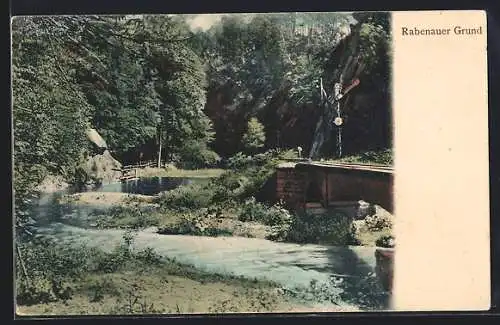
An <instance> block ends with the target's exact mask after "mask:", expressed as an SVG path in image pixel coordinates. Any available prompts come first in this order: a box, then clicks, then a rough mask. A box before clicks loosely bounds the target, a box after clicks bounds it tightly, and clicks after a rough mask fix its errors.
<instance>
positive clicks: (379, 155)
mask: <svg viewBox="0 0 500 325" xmlns="http://www.w3.org/2000/svg"><path fill="white" fill-rule="evenodd" d="M337 161H340V162H350V163H362V164H363V163H364V164H380V165H386V166H392V165H393V163H394V153H393V151H392V150H391V149H387V150H381V151H366V152H362V153H359V154H355V155H350V156H346V157H344V158H341V159H338V160H337Z"/></svg>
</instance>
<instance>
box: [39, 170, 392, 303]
mask: <svg viewBox="0 0 500 325" xmlns="http://www.w3.org/2000/svg"><path fill="white" fill-rule="evenodd" d="M192 181H193V180H189V179H176V180H168V179H163V180H157V181H154V182H152V183H151V181H150V180H146V181H144V182H142V183H141V182H139V183H137V181H136V183H135V185H134V184H111V185H109V186H107V187H103V188H101V189H97V191H112V192H117V191H123V192H128V191H129V193H134V192H135V193H138V192H140V191H142V192H143V193H145V192H146V190H144V189H145V188H147V191H148V192H147V194H149V195H152V194H155V193H157V192H159V191H164V190H169V189H172V188H175V187H177V186H181V185H184V184H188V183H190V182H192ZM151 184H155V185H151ZM61 194H64V193H52V194H45V195H43V196H42V197H41V198H40V201H39V206H38V212H37V213H38V215H39V216H40V217H41V218H40V221H41V219H43V220H44V222H39V223H38V224H37V225H36V226H35V229H34V230H35V233H36V234H37V236H43V237H49V238H52V239H54V240H56V241H58V242H60V243H63V244H68V245H73V244H74V245H77V244H84V243H85V244H87V245H88V246H94V247H99V248H101V249H103V250H112V249H113V248H114V247H115V246H116V245H117V244H119V243H120V242H122V240H123V234H124V231H123V230H119V229H92V228H85V227H83V226H79V225H75V224H74V223H68V222H66V221H65V220H66V219H65V215H64V214H63V215H62V216H61V215H60V216H58V217H57V218H55V217H54V218H52V217H51V213H50V211H51V209H53V208H54V206H52V205H53V204H54V203H53V202H54V200H53V197H54V196H55V195H61ZM75 209H76V210H75ZM95 209H99V207H98V206H90V205H87V206H85V205H78V207H74V208H73V209H68V210H67V211H66V212H65V214H67V215H71V216H73V217H72V218H71V219H74V216H75V214H76V215H77V216H78V218H83V219H85V217H87V216H88V215H89V213H91V211H92V210H95ZM101 209H102V207H101ZM42 217H43V218H42ZM147 247H150V248H153V249H154V250H155V251H156V252H157V253H158V254H160V255H162V256H165V257H169V258H175V259H176V260H177V261H179V262H182V263H186V264H191V265H194V266H196V267H197V268H200V269H203V270H206V271H210V272H217V273H223V274H233V275H237V276H244V277H248V278H259V279H267V280H271V281H275V282H277V283H279V284H281V285H282V286H283V287H284V288H287V289H289V290H292V291H294V290H295V291H297V290H305V289H298V288H306V287H309V285H310V283H311V281H313V282H317V283H328V284H329V288H328V290H329V292H330V293H333V294H341V297H342V304H345V305H346V306H352V307H355V308H359V309H370V303H367V302H366V299H367V298H366V296H369V297H374V298H373V299H379V300H380V299H382V298H380V297H382V296H383V295H381V292H380V291H379V290H380V289H379V287H378V286H374V285H370V284H366V285H364V283H366V282H367V281H366V280H367V279H373V273H374V268H375V256H374V251H375V249H374V247H361V246H359V247H358V246H356V247H335V246H324V245H313V244H307V245H304V244H293V243H280V242H273V241H269V240H265V239H256V238H244V237H199V236H186V235H161V234H158V233H156V230H155V229H154V228H149V229H145V230H141V231H138V232H137V235H136V237H135V239H134V242H133V248H135V249H144V248H147ZM332 276H333V277H335V278H336V279H337V280H336V285H332V282H331V279H332ZM368 283H372V282H368ZM317 303H320V304H327V305H328V304H330V302H329V301H328V299H323V301H317ZM381 304H382V305H383V304H384V302H381ZM372 308H373V307H372Z"/></svg>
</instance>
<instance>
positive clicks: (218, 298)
mask: <svg viewBox="0 0 500 325" xmlns="http://www.w3.org/2000/svg"><path fill="white" fill-rule="evenodd" d="M124 241H125V244H122V245H121V246H119V247H117V249H116V250H115V251H114V252H111V253H104V252H102V251H99V250H90V249H86V248H84V247H80V248H68V247H59V246H57V244H55V245H50V246H47V245H40V244H38V246H27V247H25V248H24V249H23V252H24V253H25V255H24V256H25V257H24V259H25V263H26V265H27V269H28V274H29V275H30V282H31V285H30V286H29V287H26V286H25V285H24V282H23V280H24V278H23V277H22V276H20V275H18V277H17V281H16V284H17V306H16V307H17V308H16V310H17V313H18V315H33V316H37V315H82V314H87V315H119V314H180V313H212V312H217V313H218V312H273V311H274V312H276V311H288V310H291V309H293V308H297V306H298V305H297V304H296V303H295V302H292V300H291V298H290V297H288V296H286V295H284V294H283V292H282V291H281V290H280V287H279V286H278V285H277V284H275V283H273V282H270V281H265V280H259V279H247V278H243V277H238V276H233V275H226V274H214V273H209V272H206V271H203V270H199V269H196V268H195V267H193V266H190V265H185V264H181V263H179V262H177V261H176V260H175V259H164V258H161V257H160V256H158V255H156V253H155V252H154V251H152V250H148V249H146V250H143V251H138V252H136V251H132V250H130V243H131V242H132V241H133V237H130V236H128V235H124ZM126 243H128V246H127V244H126ZM30 257H33V258H30ZM37 279H38V280H37ZM54 287H60V288H63V289H64V290H61V291H58V292H56V291H54ZM61 292H64V294H61ZM42 293H43V295H42Z"/></svg>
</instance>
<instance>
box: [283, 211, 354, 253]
mask: <svg viewBox="0 0 500 325" xmlns="http://www.w3.org/2000/svg"><path fill="white" fill-rule="evenodd" d="M280 234H281V238H280V239H284V240H285V241H290V242H294V243H312V244H318V243H321V244H330V245H340V246H342V245H353V244H356V241H355V239H354V228H353V226H352V220H350V219H349V218H348V217H347V216H345V215H343V214H341V213H335V214H333V215H332V214H330V213H325V214H308V213H297V214H295V215H293V217H292V220H291V222H289V223H287V224H284V225H283V227H282V229H280Z"/></svg>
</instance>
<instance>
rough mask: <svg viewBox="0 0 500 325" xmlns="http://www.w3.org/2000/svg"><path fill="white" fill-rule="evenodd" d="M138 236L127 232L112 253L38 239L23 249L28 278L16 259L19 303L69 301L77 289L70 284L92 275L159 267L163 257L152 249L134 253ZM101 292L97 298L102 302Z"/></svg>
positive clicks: (97, 294)
mask: <svg viewBox="0 0 500 325" xmlns="http://www.w3.org/2000/svg"><path fill="white" fill-rule="evenodd" d="M133 240H134V233H133V232H131V231H127V232H126V233H125V234H124V236H123V243H121V245H119V246H117V247H116V248H115V249H114V250H113V251H111V252H103V251H101V250H99V249H96V248H87V247H85V246H80V247H70V246H66V245H61V244H57V243H55V242H53V241H50V240H34V241H33V242H30V243H25V244H24V245H23V247H22V249H21V252H22V261H23V264H24V267H25V269H26V273H27V275H28V277H26V276H25V275H24V272H23V268H22V267H21V265H20V258H19V256H17V258H16V300H17V303H18V304H21V305H29V304H37V303H48V302H53V301H58V300H63V301H65V300H69V299H71V296H72V294H73V292H74V291H75V289H74V288H73V287H72V286H71V285H70V284H71V283H72V282H74V281H75V280H76V279H82V278H83V277H84V276H86V275H88V274H91V273H112V272H116V271H118V270H120V269H123V268H124V267H125V266H126V265H130V264H135V265H140V266H141V267H143V266H145V265H146V266H148V265H157V264H159V263H160V261H161V256H159V255H158V254H156V253H155V252H154V251H153V250H152V249H144V250H141V251H139V252H133V251H132V250H131V245H132V243H133ZM100 298H101V297H100V294H99V293H98V292H97V293H96V295H95V297H94V299H97V300H99V299H100Z"/></svg>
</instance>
